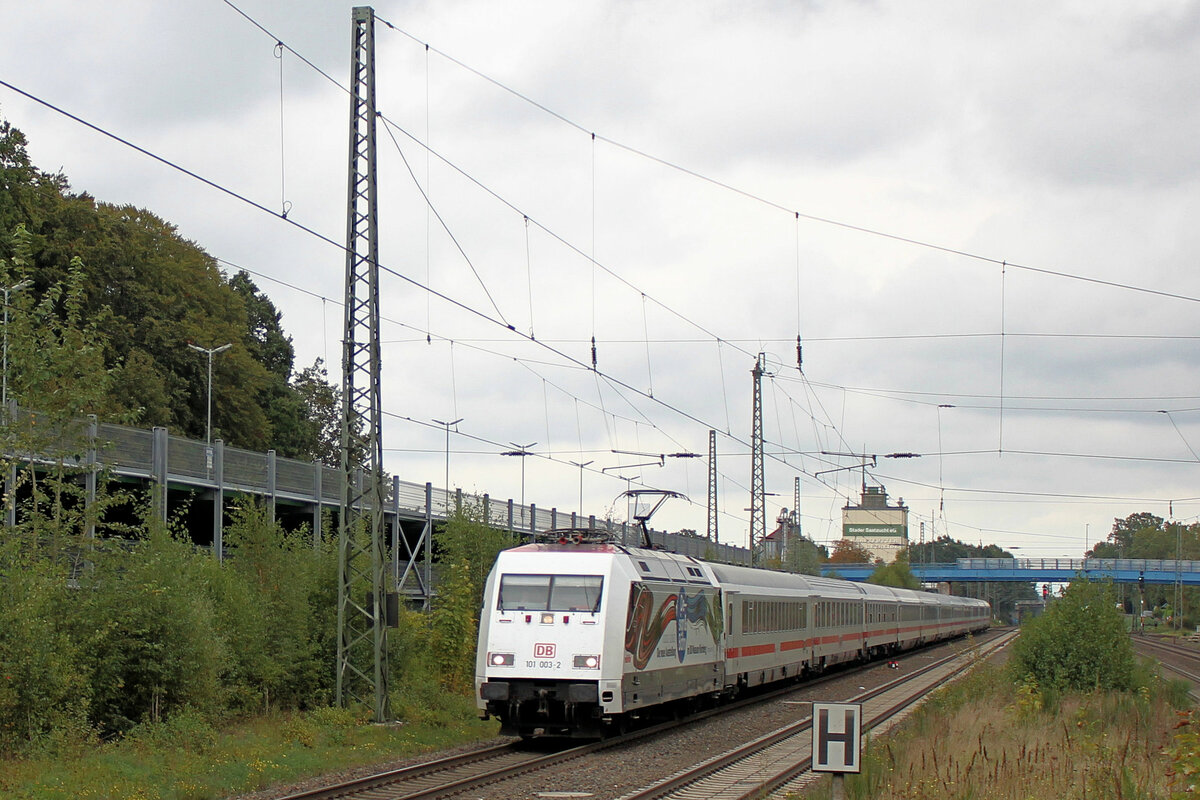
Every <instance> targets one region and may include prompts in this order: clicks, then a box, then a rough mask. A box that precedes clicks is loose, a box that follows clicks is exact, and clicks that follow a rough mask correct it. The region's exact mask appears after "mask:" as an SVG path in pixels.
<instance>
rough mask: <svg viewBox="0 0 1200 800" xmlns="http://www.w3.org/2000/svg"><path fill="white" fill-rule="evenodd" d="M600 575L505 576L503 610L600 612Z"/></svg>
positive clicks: (602, 580) (502, 595) (503, 581)
mask: <svg viewBox="0 0 1200 800" xmlns="http://www.w3.org/2000/svg"><path fill="white" fill-rule="evenodd" d="M603 584H604V578H602V577H601V576H599V575H515V574H509V575H501V576H500V600H499V607H500V610H501V611H588V612H594V611H599V610H600V595H601V588H602V587H603Z"/></svg>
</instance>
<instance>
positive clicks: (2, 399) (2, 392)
mask: <svg viewBox="0 0 1200 800" xmlns="http://www.w3.org/2000/svg"><path fill="white" fill-rule="evenodd" d="M32 283H33V281H31V280H30V279H28V278H26V279H25V280H23V281H21V282H19V283H15V284H13V285H12V286H9V287H7V288H6V289H4V386H3V389H0V406H3V407H4V413H5V414H8V295H9V293H10V292H15V291H18V290H20V289H24V288H25V287H26V286H29V285H31V284H32Z"/></svg>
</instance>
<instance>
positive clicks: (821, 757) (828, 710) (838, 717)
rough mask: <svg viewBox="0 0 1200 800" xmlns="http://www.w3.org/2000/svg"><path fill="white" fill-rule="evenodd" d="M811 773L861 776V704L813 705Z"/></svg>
mask: <svg viewBox="0 0 1200 800" xmlns="http://www.w3.org/2000/svg"><path fill="white" fill-rule="evenodd" d="M812 733H813V738H812V770H813V772H861V771H862V765H861V755H862V703H813V704H812Z"/></svg>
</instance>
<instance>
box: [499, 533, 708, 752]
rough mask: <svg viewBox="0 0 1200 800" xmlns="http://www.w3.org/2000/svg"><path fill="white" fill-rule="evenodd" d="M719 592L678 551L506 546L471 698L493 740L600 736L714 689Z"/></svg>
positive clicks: (575, 540)
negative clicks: (489, 723) (495, 731)
mask: <svg viewBox="0 0 1200 800" xmlns="http://www.w3.org/2000/svg"><path fill="white" fill-rule="evenodd" d="M721 624H722V615H721V600H720V591H719V589H718V588H717V587H716V586H715V584H714V582H713V579H712V577H711V575H710V574H709V571H708V570H707V569H706V566H705V565H704V564H702V563H700V562H697V561H695V560H694V559H690V558H687V557H684V556H678V555H675V554H672V553H665V552H661V551H651V550H637V549H631V548H624V547H620V546H618V545H614V544H610V543H605V542H587V541H582V536H581V535H576V536H574V537H572V538H566V537H564V540H563V541H562V542H552V543H537V544H529V545H524V546H521V547H517V548H513V549H511V550H506V551H504V552H502V553H501V554H500V556H499V557H498V558H497V560H496V565H495V567H494V568H493V569H492V573H491V575H489V576H488V582H487V587H486V589H485V592H484V607H483V611H482V613H481V617H480V625H479V648H478V652H477V656H476V669H475V676H476V677H475V683H476V698H477V702H478V704H479V708H480V712H481V714H482V715H483V716H485V717H486V716H495V717H498V718H499V719H500V720H501V723H502V725H501V733H505V734H509V735H521V736H531V735H534V734H536V733H543V734H546V735H569V736H581V737H595V736H599V735H602V734H603V733H604V732H605V730H606V727H607V726H608V725H609V724H610V723H612V722H613V721H614V720H618V719H623V718H624V716H625V715H626V714H636V713H637V711H638V710H639V709H642V708H650V707H654V706H659V705H661V704H663V703H666V702H669V701H672V700H677V699H683V698H694V697H697V696H702V695H703V694H705V693H708V692H712V693H718V692H720V691H721V689H722V687H723V685H724V672H723V669H722V666H721V664H722V652H721V648H722V636H721Z"/></svg>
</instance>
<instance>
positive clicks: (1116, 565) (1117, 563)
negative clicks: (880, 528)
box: [821, 558, 1200, 586]
mask: <svg viewBox="0 0 1200 800" xmlns="http://www.w3.org/2000/svg"><path fill="white" fill-rule="evenodd" d="M909 567H911V568H912V572H913V575H915V576H916V577H917V578H918V579H919V580H920V581H921V582H923V583H942V582H959V583H970V582H989V583H1003V582H1012V581H1019V582H1028V583H1068V582H1070V581H1072V580H1074V579H1075V577H1076V576H1077V575H1080V574H1082V575H1083V576H1084V577H1087V578H1090V579H1092V580H1104V579H1109V580H1112V581H1113V582H1114V583H1137V582H1138V581H1139V580H1140V581H1143V582H1144V583H1156V584H1164V583H1169V584H1175V583H1180V584H1182V585H1184V586H1200V561H1170V560H1167V561H1164V560H1151V559H1130V558H960V559H958V560H957V561H952V562H947V563H941V564H909ZM874 571H875V565H874V564H823V565H822V566H821V574H823V575H837V576H839V577H842V578H846V579H847V580H852V581H865V580H866V579H867V578H869V577H870V576H871V573H872V572H874Z"/></svg>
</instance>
